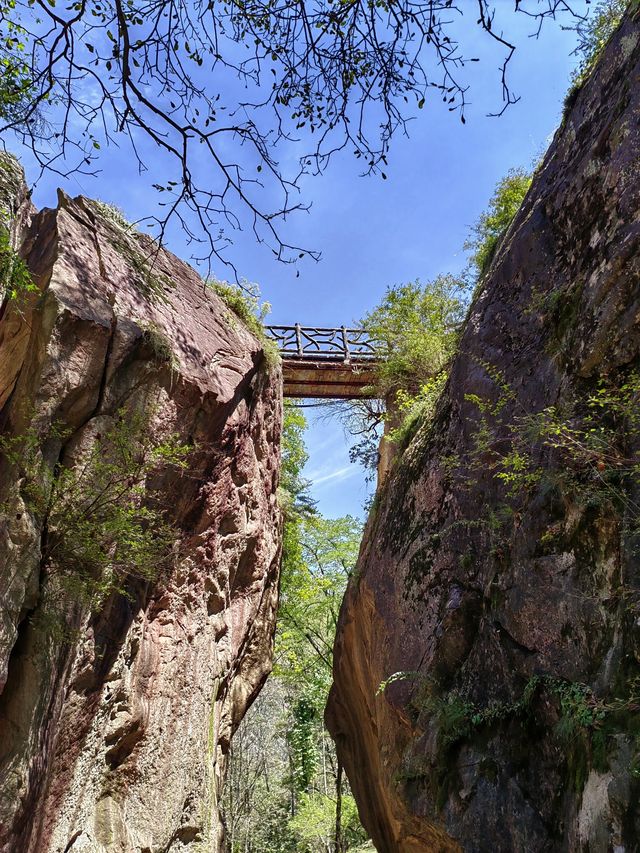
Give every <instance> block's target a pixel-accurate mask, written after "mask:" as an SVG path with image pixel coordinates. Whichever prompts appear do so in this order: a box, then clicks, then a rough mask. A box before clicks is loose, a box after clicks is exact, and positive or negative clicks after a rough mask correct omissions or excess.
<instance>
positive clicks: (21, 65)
mask: <svg viewBox="0 0 640 853" xmlns="http://www.w3.org/2000/svg"><path fill="white" fill-rule="evenodd" d="M16 6H17V4H16V0H2V2H0V121H2V122H3V123H5V122H7V123H9V122H10V123H15V124H16V125H17V126H18V127H20V126H21V125H22V124H23V123H24V121H25V119H26V113H27V111H28V109H29V107H30V105H31V95H32V93H33V74H32V70H31V67H30V64H29V61H28V58H29V57H28V43H27V39H28V36H27V31H26V30H25V28H24V27H23V26H21V25H20V23H19V22H18V21H19V17H18V15H17V12H16Z"/></svg>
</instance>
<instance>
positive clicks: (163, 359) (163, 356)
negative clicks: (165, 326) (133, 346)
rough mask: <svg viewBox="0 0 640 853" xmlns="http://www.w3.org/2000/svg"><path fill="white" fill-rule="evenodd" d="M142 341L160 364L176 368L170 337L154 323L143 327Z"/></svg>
mask: <svg viewBox="0 0 640 853" xmlns="http://www.w3.org/2000/svg"><path fill="white" fill-rule="evenodd" d="M142 339H143V340H144V342H145V344H147V346H148V347H149V348H150V350H151V352H152V353H153V355H154V358H155V359H156V360H157V361H158V362H160V363H166V364H169V365H170V366H171V368H172V369H173V368H174V367H175V366H176V356H175V353H174V351H173V345H172V343H171V340H170V338H169V336H168V335H167V334H166V333H165V332H164V331H163V330H162V329H160V328H159V327H158V326H156V325H155V324H154V323H147V324H146V325H145V326H143V327H142Z"/></svg>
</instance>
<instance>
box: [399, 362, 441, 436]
mask: <svg viewBox="0 0 640 853" xmlns="http://www.w3.org/2000/svg"><path fill="white" fill-rule="evenodd" d="M447 375H448V374H447V371H446V370H441V371H440V373H437V374H436V375H435V376H434V377H432V378H431V379H427V381H426V382H423V383H422V384H421V385H420V387H419V389H418V391H417V393H416V394H410V393H409V392H407V391H404V390H402V389H400V390H399V391H398V393H397V394H396V397H395V406H396V411H397V413H398V414H399V415H400V417H401V418H402V420H401V422H400V424H399V426H397V427H395V428H393V429H391V430H389V432H388V433H387V436H386V440H387V441H392V442H394V444H397V445H398V446H399V447H400V448H401V449H404V448H405V447H406V446H407V445H408V444H409V442H410V441H411V438H412V436H413V435H414V433H415V431H416V429H417V428H418V427H419V425H420V424H421V423H424V422H425V421H430V420H431V419H432V418H433V416H434V414H435V410H436V404H437V402H438V400H439V399H440V394H441V393H442V389H443V388H444V386H445V383H446V381H447Z"/></svg>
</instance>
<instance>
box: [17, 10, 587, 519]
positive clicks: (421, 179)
mask: <svg viewBox="0 0 640 853" xmlns="http://www.w3.org/2000/svg"><path fill="white" fill-rule="evenodd" d="M462 2H463V4H465V5H466V4H467V3H469V4H470V5H471V0H462ZM501 4H505V5H506V6H509V7H510V8H511V7H512V6H513V3H512V0H497V2H496V5H497V6H501ZM577 5H578V7H580V6H584V4H580V3H578V4H577ZM465 18H466V20H464V19H463V24H462V28H463V29H465V35H466V38H467V44H469V39H470V40H471V41H472V43H473V47H472V50H475V48H476V47H477V50H478V52H479V53H480V54H481V55H482V57H483V61H482V62H480V63H477V64H474V67H473V73H474V77H473V87H472V90H471V92H470V93H469V94H470V100H471V105H470V107H469V109H468V111H467V114H466V118H467V121H466V124H464V125H463V124H462V123H461V122H460V121H459V119H458V118H457V117H456V115H455V114H450V113H449V112H448V111H447V110H446V108H445V107H444V106H443V105H442V104H441V103H440V102H439V101H437V100H436V101H435V102H432V103H429V102H427V104H426V105H425V107H424V109H423V110H421V111H419V112H418V113H417V117H416V119H415V121H413V122H412V123H411V129H410V137H409V138H403V137H398V138H397V139H396V140H395V143H393V144H392V149H391V155H390V158H389V168H388V169H387V170H386V171H387V174H388V179H387V180H386V181H384V180H382V179H381V178H376V177H369V178H360V177H358V163H357V162H356V161H355V160H354V158H353V156H352V155H351V154H350V153H346V152H345V153H344V154H342V155H341V156H338V157H337V158H335V159H334V160H333V162H332V164H331V165H330V167H329V169H328V170H327V172H326V173H325V174H324V175H322V176H320V177H317V178H311V177H309V178H305V179H304V184H303V197H304V199H305V201H308V202H311V204H312V207H311V210H310V212H309V213H308V214H299V215H296V216H294V217H293V218H291V219H290V220H289V222H288V223H287V230H286V236H287V238H288V240H289V241H290V242H295V243H298V244H300V245H306V246H310V247H311V248H314V249H317V250H319V251H321V252H322V259H321V261H320V262H319V263H314V262H313V261H311V260H310V259H305V260H303V261H302V262H301V263H300V265H299V267H298V269H299V273H300V275H299V277H296V271H295V269H294V268H292V267H286V266H283V265H281V264H278V263H277V262H276V261H274V260H273V259H272V257H271V256H270V254H269V252H268V251H267V250H265V248H264V247H261V246H258V245H257V244H256V243H255V240H254V239H253V238H252V235H251V234H250V233H248V232H243V233H241V234H239V235H237V239H236V245H235V248H234V253H233V256H234V260H235V262H236V265H237V268H238V271H239V273H240V275H241V276H243V277H245V278H247V279H248V280H249V281H252V282H257V283H258V284H259V285H260V288H261V291H262V295H263V298H264V299H266V300H268V301H269V302H271V304H272V313H271V315H270V317H269V321H270V322H273V323H282V324H289V323H293V322H296V321H298V322H300V323H302V324H303V325H312V326H319V325H342V324H343V323H344V324H346V325H348V324H350V323H352V322H354V321H357V319H358V318H359V317H361V316H362V314H364V313H365V312H366V311H368V310H369V309H371V308H372V307H373V306H374V305H375V304H376V303H377V302H378V301H379V300H380V298H381V296H382V294H383V293H384V290H385V288H386V287H387V286H389V285H393V284H397V283H400V282H404V281H409V280H415V279H416V278H420V279H421V280H423V281H426V280H428V279H430V278H433V277H434V276H435V275H437V274H438V273H444V272H456V271H458V270H460V269H461V268H462V267H463V266H464V263H465V258H464V254H463V252H462V244H463V243H464V240H465V237H466V235H467V232H468V228H469V226H470V225H471V224H472V223H473V222H474V221H475V220H476V219H477V217H478V215H479V214H480V212H481V211H482V210H483V208H484V207H485V206H486V204H487V201H488V199H489V197H490V196H491V194H492V191H493V188H494V186H495V184H496V182H497V181H498V180H499V179H500V178H501V177H502V176H503V175H504V174H505V173H506V172H507V171H508V169H510V168H512V167H518V166H524V167H529V166H531V164H532V163H533V162H534V161H535V160H536V159H537V158H539V156H540V155H541V154H542V153H543V152H544V150H545V149H546V147H547V146H548V144H549V142H550V140H551V137H552V135H553V132H554V130H555V128H556V127H557V125H558V123H559V120H560V116H561V112H562V102H563V98H564V94H565V92H566V89H567V86H568V79H569V75H570V72H571V69H572V68H573V66H574V65H575V61H576V60H575V57H573V56H571V52H572V50H573V48H574V45H575V34H574V33H572V32H571V31H567V30H563V29H562V27H561V25H560V23H554V22H548V23H547V24H545V27H544V29H543V31H542V34H541V36H540V37H539V38H538V39H537V40H536V39H534V38H529V37H528V35H529V33H530V32H531V29H532V24H531V21H530V20H528V19H527V18H526V17H525V16H524V15H516V16H513V17H512V19H511V22H512V23H513V29H512V31H511V32H510V35H513V34H514V33H516V34H517V36H518V38H517V41H518V50H517V51H516V53H515V55H514V57H513V60H512V63H511V66H510V82H511V85H512V88H513V89H514V90H515V91H516V92H517V94H519V95H520V96H521V100H520V101H519V102H518V103H517V104H515V105H513V106H511V107H510V108H509V109H508V110H507V111H506V113H505V114H504V115H503V116H501V117H500V118H489V117H487V115H486V114H487V113H489V112H492V111H495V109H496V107H498V108H499V107H500V81H499V72H498V58H497V56H495V55H493V54H491V52H490V51H488V49H487V45H486V36H482V34H481V33H480V32H479V31H477V30H476V29H475V15H474V14H471V15H468V16H465ZM565 23H568V21H565ZM476 43H477V44H476ZM8 144H9V147H11V143H10V142H9V143H8ZM14 150H16V149H15V148H14ZM17 153H20V151H19V149H17ZM147 157H148V159H150V160H151V166H152V169H151V170H150V172H149V173H148V174H146V175H142V176H138V175H137V173H136V170H135V167H134V164H133V162H132V158H131V156H130V154H129V152H128V151H127V149H124V148H123V149H117V148H111V149H108V150H105V151H104V152H103V153H101V160H100V164H99V165H100V166H101V167H102V171H101V173H100V174H99V175H98V176H97V177H96V178H90V177H81V178H80V179H78V178H73V177H71V178H69V179H67V180H63V179H61V178H60V177H59V176H52V175H45V176H44V177H43V178H42V179H41V180H40V181H39V182H38V184H37V186H36V188H35V192H34V201H35V203H36V205H38V206H39V207H44V206H53V205H54V204H55V188H56V186H58V185H61V186H62V187H63V188H64V189H65V190H66V191H67V192H68V193H70V194H71V195H77V194H79V193H82V194H85V195H89V196H92V197H97V198H101V199H103V200H104V201H109V202H112V203H115V204H117V205H118V206H119V207H120V208H122V209H123V211H124V213H125V215H126V216H127V217H128V218H129V219H131V220H135V219H138V218H141V217H142V216H144V215H146V214H148V213H149V212H150V210H151V209H152V208H153V206H154V205H155V203H156V193H155V192H154V190H152V189H151V183H152V182H153V181H154V180H157V179H158V176H157V175H156V174H154V172H153V167H154V166H157V168H158V169H161V168H162V161H161V160H157V162H154V159H155V158H156V157H157V155H156V154H155V152H153V151H147ZM23 161H24V163H25V166H26V170H27V178H28V179H29V180H31V181H33V180H34V179H35V177H36V171H35V170H34V168H33V167H32V164H31V161H30V159H29V156H28V155H27V154H23ZM163 177H164V176H163ZM161 179H162V178H161ZM168 247H169V248H170V249H172V250H173V251H175V252H176V254H178V255H181V256H182V257H184V258H185V259H189V255H190V250H189V247H188V246H187V245H186V242H185V241H184V239H183V237H182V235H181V234H180V233H179V232H177V231H174V232H173V233H172V234H171V236H170V239H169V241H168ZM216 272H217V273H218V275H219V277H221V278H224V277H227V276H228V275H229V273H228V272H226V271H225V270H224V269H223V268H221V269H220V270H216ZM310 411H312V410H310ZM307 443H308V449H309V453H310V459H309V463H308V466H307V472H306V473H307V476H308V477H309V478H310V479H312V480H313V481H314V489H313V490H314V495H315V497H316V499H317V500H318V505H319V509H320V510H321V511H322V512H324V513H325V514H327V515H330V516H336V515H341V514H345V513H352V514H356V515H360V514H361V507H362V503H363V500H364V499H365V497H366V495H367V488H366V486H365V483H364V477H363V474H362V471H361V470H360V469H359V468H358V467H357V466H355V465H351V464H350V463H349V460H348V454H347V445H346V441H345V437H344V435H343V432H342V428H341V426H340V425H339V424H337V423H327V422H326V420H323V421H322V422H321V423H314V422H313V420H312V419H311V424H310V428H309V431H308V436H307Z"/></svg>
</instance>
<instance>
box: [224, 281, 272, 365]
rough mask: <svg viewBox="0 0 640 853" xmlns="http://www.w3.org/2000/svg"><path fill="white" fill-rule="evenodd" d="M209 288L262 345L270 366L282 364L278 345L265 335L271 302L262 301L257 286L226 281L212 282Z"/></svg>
mask: <svg viewBox="0 0 640 853" xmlns="http://www.w3.org/2000/svg"><path fill="white" fill-rule="evenodd" d="M209 286H210V287H211V288H212V289H213V290H214V291H215V293H216V294H217V295H218V296H219V297H220V298H221V299H222V301H223V302H224V304H225V305H226V306H227V308H228V309H229V310H230V311H231V312H232V314H234V315H235V316H236V317H238V318H239V319H240V320H241V321H242V323H243V324H244V325H245V326H246V327H247V329H249V331H250V332H251V334H252V335H254V336H255V337H256V338H257V339H258V340H259V341H260V343H261V344H262V348H263V350H264V354H265V359H266V361H267V364H268V365H276V364H279V363H280V353H279V352H278V348H277V346H276V344H275V343H274V342H273V341H271V340H269V338H267V336H266V335H265V333H264V325H263V324H264V320H265V318H266V316H267V314H269V312H270V311H271V305H270V303H269V302H262V301H261V300H260V289H259V288H258V285H257V284H251V283H250V282H246V281H245V282H243V284H242V285H241V286H240V285H235V284H229V283H228V282H226V281H212V282H209Z"/></svg>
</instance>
